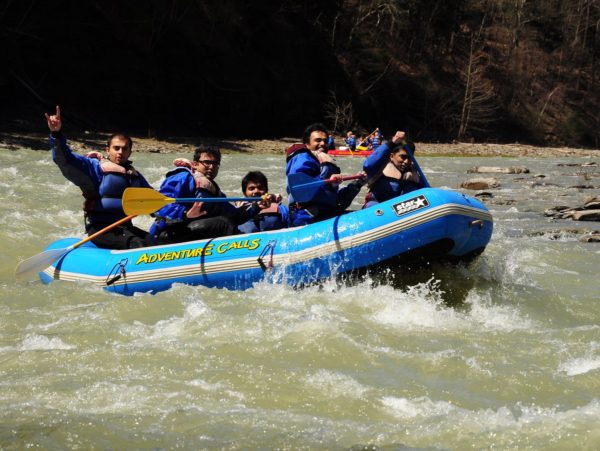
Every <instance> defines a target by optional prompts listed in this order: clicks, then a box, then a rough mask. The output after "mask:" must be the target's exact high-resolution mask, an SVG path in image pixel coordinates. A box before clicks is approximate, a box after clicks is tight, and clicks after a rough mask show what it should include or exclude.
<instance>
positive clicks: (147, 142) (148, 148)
mask: <svg viewBox="0 0 600 451" xmlns="http://www.w3.org/2000/svg"><path fill="white" fill-rule="evenodd" d="M66 134H67V137H68V138H69V142H70V143H71V145H72V146H73V148H74V149H75V150H78V151H80V152H88V151H91V150H101V149H103V148H104V147H105V146H106V140H107V138H108V136H109V134H108V133H88V132H85V133H72V134H69V133H68V132H67V133H66ZM132 138H133V141H134V151H135V152H153V153H188V152H190V151H191V150H192V149H194V147H196V146H198V145H200V144H205V145H216V146H219V147H220V148H221V150H222V151H223V152H224V153H235V152H241V153H257V154H277V153H282V152H283V150H284V149H285V148H286V147H287V146H289V145H290V144H292V143H294V142H298V141H299V140H300V138H299V137H297V138H273V139H268V140H267V139H261V140H250V139H238V138H203V137H169V138H162V139H155V138H144V137H140V136H133V137H132ZM336 142H338V143H340V142H342V138H341V137H336ZM416 146H417V154H418V155H439V156H490V157H519V156H528V157H556V156H562V157H595V158H598V157H600V149H578V148H570V147H535V146H530V145H525V144H519V143H513V144H490V143H462V142H455V143H446V144H439V143H416ZM0 147H2V148H5V149H9V150H17V149H20V148H24V147H25V148H30V149H35V150H48V135H47V134H45V133H42V132H36V133H33V132H18V133H16V132H15V133H13V132H0Z"/></svg>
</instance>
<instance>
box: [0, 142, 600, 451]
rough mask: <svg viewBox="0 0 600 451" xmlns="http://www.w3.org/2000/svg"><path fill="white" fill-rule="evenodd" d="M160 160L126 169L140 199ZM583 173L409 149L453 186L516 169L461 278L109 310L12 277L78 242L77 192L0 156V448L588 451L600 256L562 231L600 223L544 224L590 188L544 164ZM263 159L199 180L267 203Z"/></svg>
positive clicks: (217, 294)
mask: <svg viewBox="0 0 600 451" xmlns="http://www.w3.org/2000/svg"><path fill="white" fill-rule="evenodd" d="M282 147H283V146H282ZM175 156H186V157H189V155H160V154H144V155H135V163H136V166H137V167H138V168H139V169H141V170H142V172H143V173H144V174H145V175H146V176H147V178H148V179H149V181H150V182H151V183H152V184H154V186H156V187H158V185H159V182H160V180H161V177H162V175H163V174H164V173H165V172H166V170H167V169H168V167H169V166H170V162H171V160H172V159H173V158H174V157H175ZM598 160H600V158H599V159H598ZM588 161H590V160H589V159H583V158H582V159H567V158H562V159H560V158H559V159H557V158H537V159H533V158H521V159H514V158H503V159H501V158H442V157H426V158H425V157H424V158H421V159H420V162H421V166H422V168H423V170H424V172H425V173H426V174H427V175H428V178H429V180H430V182H431V184H432V185H434V186H443V187H447V188H452V189H454V188H457V187H458V185H459V184H460V182H462V181H463V180H465V179H467V178H470V177H471V175H469V174H467V173H466V171H467V169H468V168H470V167H471V166H476V165H485V166H525V167H527V168H529V169H530V171H531V173H530V174H520V175H497V176H496V177H497V178H498V180H499V181H500V183H501V186H500V188H498V189H495V190H492V192H493V194H494V197H493V198H492V199H490V200H489V201H487V203H488V206H489V208H490V210H491V212H492V214H493V216H494V219H495V231H494V235H493V237H492V241H491V243H490V245H489V246H488V248H487V249H486V251H485V252H484V254H483V255H482V256H481V257H479V258H478V259H477V260H476V261H475V262H474V263H473V264H472V265H471V266H470V267H468V268H467V267H464V266H459V267H443V266H442V267H434V268H429V269H424V270H421V271H420V272H415V273H410V274H404V273H402V272H401V271H399V270H394V269H390V270H388V271H386V272H382V273H378V274H372V275H371V276H369V277H367V278H366V279H365V280H364V281H360V282H356V283H354V284H350V285H340V284H338V283H336V282H335V281H330V282H325V283H323V284H322V285H321V286H314V287H309V288H306V289H303V290H294V289H292V288H289V287H286V286H277V285H268V284H259V285H257V286H255V287H254V288H253V289H251V290H247V291H243V292H233V291H227V290H219V289H206V288H202V287H187V286H181V285H179V286H175V287H174V288H173V289H171V290H169V291H167V292H164V293H160V294H158V295H156V296H151V295H139V296H135V297H131V298H126V297H120V296H116V295H111V294H109V293H106V292H104V291H101V290H99V289H98V288H96V287H93V286H90V285H85V284H75V283H66V282H55V283H53V284H50V285H42V284H41V283H40V282H39V281H34V282H29V283H22V284H17V283H16V282H15V281H14V277H13V273H14V269H15V266H16V264H17V263H18V262H19V261H20V260H23V259H25V258H27V257H29V256H31V255H34V254H36V253H38V252H41V251H42V250H43V248H44V247H45V246H46V245H47V244H48V243H49V242H51V241H53V240H55V239H58V238H61V237H65V236H75V237H82V236H83V235H82V219H81V213H80V208H81V203H82V197H81V195H80V194H79V191H78V189H77V188H75V187H74V186H72V185H70V184H69V183H68V182H65V181H64V179H63V178H62V176H61V175H60V172H59V171H58V169H57V168H56V166H55V165H54V164H53V163H52V162H51V157H50V154H49V153H48V152H35V151H32V150H27V149H23V150H19V151H9V150H6V149H0V200H1V203H0V208H1V209H2V214H0V245H1V249H2V251H1V253H0V287H1V294H0V387H1V389H0V448H2V449H24V448H34V449H175V448H181V449H203V448H216V449H294V450H296V449H347V448H351V447H356V448H359V445H370V446H373V447H379V448H381V449H386V450H387V449H421V448H423V449H456V450H460V449H470V448H472V449H556V450H562V449H565V450H570V449H589V450H592V449H598V448H600V396H599V393H600V308H599V306H600V305H599V302H600V289H599V288H598V287H599V284H598V275H599V269H598V268H600V244H598V243H582V242H580V241H578V237H579V235H578V233H577V231H578V230H583V229H589V230H594V229H595V230H599V229H600V223H576V222H572V221H551V220H549V219H548V218H546V217H545V216H544V215H543V211H544V210H545V209H546V208H549V207H552V206H555V205H562V204H564V205H580V204H581V203H582V202H583V200H584V199H585V197H587V196H591V195H597V194H598V189H596V190H589V189H579V188H571V187H572V186H576V185H581V184H591V185H595V186H596V187H597V186H598V185H600V177H598V172H599V171H598V169H597V168H596V169H594V168H587V169H586V170H583V169H582V168H577V167H571V166H559V164H560V163H584V162H588ZM338 162H339V163H340V165H341V166H342V168H343V169H344V172H345V173H353V172H356V171H357V170H358V169H359V168H360V164H361V160H360V159H343V158H339V159H338ZM599 162H600V161H599ZM283 167H284V160H283V157H282V156H281V157H280V156H273V155H269V156H265V155H263V156H256V155H226V156H225V157H224V162H223V165H222V168H221V174H220V175H219V178H218V180H219V182H220V184H221V186H222V188H223V189H224V191H225V192H226V193H228V194H230V195H238V194H239V193H240V186H239V184H240V179H241V177H242V176H243V175H244V174H245V172H246V171H247V170H250V169H261V170H263V171H264V172H265V173H266V174H267V175H268V176H269V179H270V184H271V187H270V188H271V191H272V192H276V191H279V192H284V178H283ZM537 174H544V175H546V177H545V178H541V177H535V175H537ZM136 221H138V222H137V224H138V225H140V226H142V227H148V225H149V220H148V219H145V218H141V219H140V218H138V219H136ZM557 231H558V232H557Z"/></svg>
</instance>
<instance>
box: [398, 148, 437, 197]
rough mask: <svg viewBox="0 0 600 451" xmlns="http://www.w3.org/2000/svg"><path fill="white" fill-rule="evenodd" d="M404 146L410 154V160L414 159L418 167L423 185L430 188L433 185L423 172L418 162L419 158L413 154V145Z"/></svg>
mask: <svg viewBox="0 0 600 451" xmlns="http://www.w3.org/2000/svg"><path fill="white" fill-rule="evenodd" d="M403 148H404V150H406V153H407V154H408V157H409V158H410V161H412V162H413V164H414V165H415V168H416V169H417V172H418V173H419V177H420V178H421V180H422V184H423V187H424V188H429V187H430V186H431V185H430V184H429V181H428V180H427V178H426V177H425V174H423V171H421V166H419V163H417V159H416V158H415V156H414V155H413V152H412V149H411V147H410V146H403Z"/></svg>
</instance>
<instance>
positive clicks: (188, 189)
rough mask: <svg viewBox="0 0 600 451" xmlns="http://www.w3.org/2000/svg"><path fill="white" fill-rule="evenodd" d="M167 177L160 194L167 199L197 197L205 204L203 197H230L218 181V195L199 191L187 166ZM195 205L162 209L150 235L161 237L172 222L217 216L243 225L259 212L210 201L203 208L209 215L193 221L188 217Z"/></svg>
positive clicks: (167, 206)
mask: <svg viewBox="0 0 600 451" xmlns="http://www.w3.org/2000/svg"><path fill="white" fill-rule="evenodd" d="M165 177H166V178H165V180H163V182H162V183H161V185H160V189H159V191H160V192H161V194H163V195H165V196H167V197H173V198H177V197H187V198H197V199H198V200H199V201H201V200H202V198H203V197H227V196H226V195H225V194H224V193H223V192H222V191H221V189H220V188H219V186H218V185H217V183H216V182H214V181H213V182H212V183H213V184H214V185H215V187H216V190H217V193H216V194H213V193H211V192H210V191H208V190H205V189H201V188H197V187H196V181H195V180H194V175H193V173H192V171H191V170H189V169H187V168H185V167H179V168H176V169H173V170H172V171H169V172H168V173H167V174H166V176H165ZM192 205H193V203H192V202H190V203H187V202H186V203H177V202H174V203H171V204H168V205H165V206H164V207H162V208H161V209H160V210H158V211H157V212H156V213H154V216H155V217H156V220H155V221H154V224H152V226H151V227H150V234H151V235H152V236H155V235H158V233H160V232H161V231H162V230H164V229H165V227H166V225H167V223H169V222H170V223H172V222H191V221H194V220H199V219H205V218H214V217H216V216H227V217H229V218H231V219H232V220H233V221H234V223H236V224H239V223H241V222H244V221H247V220H248V219H249V218H250V217H252V216H253V215H254V214H256V213H257V212H258V208H253V209H249V210H248V211H246V210H242V209H238V208H236V207H234V206H233V205H232V204H230V203H229V202H207V203H205V204H204V205H203V206H202V210H203V211H206V212H207V213H206V214H205V215H202V216H199V217H198V218H193V219H189V218H187V216H186V215H185V214H186V212H187V211H188V210H189V209H190V208H191V207H192Z"/></svg>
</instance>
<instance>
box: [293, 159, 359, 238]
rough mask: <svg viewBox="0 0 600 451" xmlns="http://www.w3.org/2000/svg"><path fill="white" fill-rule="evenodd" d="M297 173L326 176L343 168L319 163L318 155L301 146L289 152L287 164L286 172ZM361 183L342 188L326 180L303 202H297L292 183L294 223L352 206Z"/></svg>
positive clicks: (330, 215)
mask: <svg viewBox="0 0 600 451" xmlns="http://www.w3.org/2000/svg"><path fill="white" fill-rule="evenodd" d="M297 173H303V174H306V175H308V176H311V177H314V178H315V179H316V178H320V179H321V180H325V179H328V178H331V176H332V175H333V174H339V173H340V168H339V167H338V166H337V165H335V164H333V163H323V164H321V163H319V160H318V159H317V157H315V156H314V155H313V154H312V152H311V151H310V150H308V149H306V148H301V149H299V150H296V151H295V152H292V153H291V154H289V155H288V157H287V163H286V166H285V174H286V176H289V175H290V174H297ZM361 186H362V185H361V184H359V183H351V184H349V185H347V186H345V187H344V188H342V189H340V190H338V189H337V187H335V186H334V185H331V184H323V186H320V187H319V189H317V190H315V193H314V195H313V197H312V199H311V200H309V201H308V202H304V203H302V204H301V205H299V204H298V203H296V201H295V200H294V197H293V196H292V195H291V194H290V189H289V187H288V188H287V192H288V194H289V196H288V201H289V205H290V225H292V226H298V225H304V224H310V223H312V222H315V221H319V220H323V219H328V218H332V217H334V216H337V215H338V214H339V213H341V212H342V211H344V210H345V209H346V208H348V207H349V206H350V204H351V203H352V200H353V199H354V198H355V197H356V195H357V194H358V192H359V191H360V188H361Z"/></svg>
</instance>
